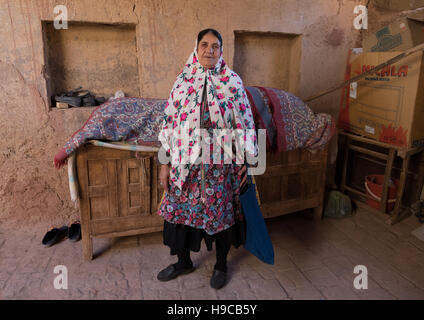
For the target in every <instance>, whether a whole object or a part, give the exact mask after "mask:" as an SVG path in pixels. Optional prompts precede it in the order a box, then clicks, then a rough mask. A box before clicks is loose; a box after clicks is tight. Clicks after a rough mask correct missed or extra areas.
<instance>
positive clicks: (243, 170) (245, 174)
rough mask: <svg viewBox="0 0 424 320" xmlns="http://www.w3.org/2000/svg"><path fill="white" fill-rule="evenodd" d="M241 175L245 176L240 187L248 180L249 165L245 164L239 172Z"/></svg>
mask: <svg viewBox="0 0 424 320" xmlns="http://www.w3.org/2000/svg"><path fill="white" fill-rule="evenodd" d="M238 174H239V176H241V175H243V178H242V180H241V182H240V189H241V188H243V186H244V185H245V184H246V180H247V165H244V166H243V167H242V168H241V169H240V171H239V172H238Z"/></svg>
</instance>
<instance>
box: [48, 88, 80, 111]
mask: <svg viewBox="0 0 424 320" xmlns="http://www.w3.org/2000/svg"><path fill="white" fill-rule="evenodd" d="M81 88H82V87H78V88H76V89H73V90H70V91H68V92H64V93H61V94H60V95H57V96H55V100H56V101H57V102H64V103H67V104H69V105H71V106H73V107H80V106H81V104H82V96H83V95H84V94H85V92H82V91H86V90H81ZM81 93H82V94H81Z"/></svg>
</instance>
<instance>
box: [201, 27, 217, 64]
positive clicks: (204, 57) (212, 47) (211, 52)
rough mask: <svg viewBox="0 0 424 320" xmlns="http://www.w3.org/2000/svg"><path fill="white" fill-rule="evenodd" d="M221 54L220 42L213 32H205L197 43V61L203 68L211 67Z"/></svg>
mask: <svg viewBox="0 0 424 320" xmlns="http://www.w3.org/2000/svg"><path fill="white" fill-rule="evenodd" d="M220 55H221V44H220V43H219V40H218V38H217V37H215V36H214V35H213V33H207V34H205V35H204V36H203V38H202V40H200V42H199V43H198V44H197V56H198V58H199V62H200V64H201V65H202V66H204V67H205V68H208V69H209V68H213V67H215V65H216V64H217V63H218V60H219V56H220Z"/></svg>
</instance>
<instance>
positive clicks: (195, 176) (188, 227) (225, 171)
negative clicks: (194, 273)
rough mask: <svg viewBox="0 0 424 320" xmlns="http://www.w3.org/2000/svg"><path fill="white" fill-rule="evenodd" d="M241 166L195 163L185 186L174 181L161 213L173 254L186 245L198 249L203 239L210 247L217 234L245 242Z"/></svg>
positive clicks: (239, 243) (236, 243)
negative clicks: (240, 199) (179, 186)
mask: <svg viewBox="0 0 424 320" xmlns="http://www.w3.org/2000/svg"><path fill="white" fill-rule="evenodd" d="M202 166H204V167H203V170H204V184H202ZM241 167H242V165H237V164H198V165H192V166H191V168H190V172H189V175H188V176H187V178H186V181H185V183H184V185H183V189H182V190H180V189H179V188H178V187H177V186H175V185H174V184H173V183H172V182H170V184H169V192H167V193H165V196H164V198H163V200H162V202H161V204H160V206H159V209H158V214H159V215H160V216H162V217H163V218H164V220H165V222H164V231H163V237H164V238H163V239H164V244H165V245H168V246H169V247H170V248H171V254H176V253H177V252H178V251H179V250H180V249H182V248H189V249H191V250H192V251H196V252H197V251H199V250H200V244H201V241H202V239H204V240H205V243H206V247H207V248H208V250H211V249H212V242H213V241H214V240H215V239H216V238H217V237H224V239H227V241H228V242H229V243H231V244H232V245H234V246H235V247H238V246H240V245H241V244H243V243H244V241H245V224H244V218H243V213H242V210H241V205H240V201H239V192H240V188H239V186H240V182H241V176H239V175H238V171H239V170H240V169H241Z"/></svg>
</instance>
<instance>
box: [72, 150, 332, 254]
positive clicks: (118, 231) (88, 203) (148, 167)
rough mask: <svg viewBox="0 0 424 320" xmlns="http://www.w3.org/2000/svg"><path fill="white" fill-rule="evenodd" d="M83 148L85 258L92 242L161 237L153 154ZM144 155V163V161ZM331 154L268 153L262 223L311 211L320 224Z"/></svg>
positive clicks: (261, 188) (260, 179)
mask: <svg viewBox="0 0 424 320" xmlns="http://www.w3.org/2000/svg"><path fill="white" fill-rule="evenodd" d="M138 154H139V157H136V153H135V152H133V151H124V150H116V149H109V148H102V147H97V146H93V145H89V144H87V145H84V146H82V147H81V148H79V149H78V151H77V156H76V159H77V175H78V187H79V197H80V198H79V200H80V213H81V227H82V243H83V254H84V257H85V258H86V259H87V260H91V259H93V238H96V237H97V238H102V237H103V238H104V237H120V236H129V235H136V234H142V233H150V232H157V231H162V228H163V219H162V218H161V217H160V216H158V215H157V214H156V211H157V208H158V204H159V203H160V201H161V197H162V194H163V189H162V188H161V187H160V185H159V184H158V174H159V168H158V165H157V163H156V161H154V156H155V153H152V152H141V153H138ZM140 155H141V158H140ZM326 167H327V149H323V150H318V151H317V152H316V153H311V152H310V151H307V150H294V151H289V152H284V153H276V154H271V153H269V152H267V168H266V171H265V173H264V174H263V175H261V176H255V181H256V184H257V188H258V192H259V197H260V201H261V210H262V213H263V215H264V218H270V217H276V216H280V215H284V214H288V213H292V212H297V211H301V210H304V209H308V208H313V209H314V217H315V220H316V221H320V220H321V218H322V211H323V201H324V189H325V175H326Z"/></svg>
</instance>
